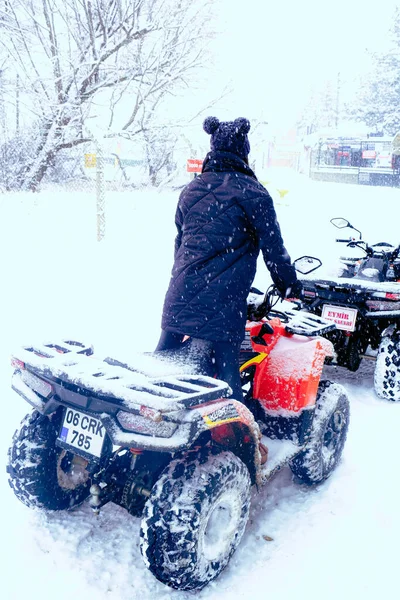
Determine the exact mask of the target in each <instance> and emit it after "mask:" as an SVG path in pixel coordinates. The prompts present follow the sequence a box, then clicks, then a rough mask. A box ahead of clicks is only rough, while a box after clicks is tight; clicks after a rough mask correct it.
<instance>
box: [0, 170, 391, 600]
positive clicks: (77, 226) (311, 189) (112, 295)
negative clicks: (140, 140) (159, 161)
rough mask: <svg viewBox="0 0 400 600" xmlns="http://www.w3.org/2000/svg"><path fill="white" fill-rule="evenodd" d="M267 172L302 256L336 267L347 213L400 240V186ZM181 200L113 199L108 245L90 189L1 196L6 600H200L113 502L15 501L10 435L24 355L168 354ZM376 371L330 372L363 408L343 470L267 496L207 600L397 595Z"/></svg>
mask: <svg viewBox="0 0 400 600" xmlns="http://www.w3.org/2000/svg"><path fill="white" fill-rule="evenodd" d="M265 178H267V179H268V180H269V183H268V189H269V190H270V192H271V194H272V195H273V197H274V199H275V200H276V209H277V212H278V217H279V221H280V224H281V228H282V232H283V235H284V239H285V241H286V245H287V248H288V250H289V252H290V254H291V256H292V258H295V257H297V256H300V255H303V254H313V255H315V256H319V257H320V258H322V259H323V261H324V268H325V270H327V271H329V270H330V269H332V268H333V267H334V265H335V264H336V259H337V256H338V255H339V253H340V250H341V249H343V248H340V247H339V248H338V247H337V244H336V245H335V243H334V239H335V237H337V236H336V234H337V230H335V229H334V228H333V226H332V225H331V224H330V223H329V219H330V218H332V217H345V218H347V219H349V220H350V222H351V223H352V224H354V225H355V226H356V227H357V228H358V229H361V230H362V232H363V234H364V237H365V239H366V240H367V241H369V242H370V243H374V242H379V241H382V240H384V241H389V242H392V243H396V244H397V243H398V242H399V241H400V240H399V233H398V232H399V229H398V214H399V206H400V192H399V191H398V190H394V189H385V188H369V187H358V186H351V185H340V184H328V183H317V182H312V181H309V180H308V179H306V178H304V177H300V176H297V175H295V174H293V173H292V172H286V171H276V172H273V173H270V174H267V177H263V179H265ZM279 190H280V191H281V192H282V190H289V191H288V193H287V194H286V195H283V194H282V193H280V192H279ZM177 195H178V193H177V192H170V191H168V192H166V191H163V192H157V191H153V190H152V191H132V192H130V193H125V194H118V193H110V194H109V195H108V197H107V213H106V219H107V224H106V237H105V239H104V240H103V241H102V242H101V243H99V242H97V241H96V217H95V211H96V206H95V199H94V198H93V197H92V196H90V195H87V194H82V195H80V194H77V193H75V194H66V193H62V192H59V191H57V192H52V193H51V192H46V193H42V194H38V195H31V194H26V195H24V194H15V195H13V194H9V195H0V256H1V262H0V264H1V280H2V292H1V317H2V326H1V336H0V392H1V399H2V405H3V411H2V417H1V420H0V423H1V425H0V433H1V435H0V455H1V457H2V458H1V461H0V462H1V465H2V468H1V471H2V475H1V477H0V486H1V487H0V489H1V511H0V521H1V525H0V531H1V544H0V552H1V555H0V564H1V572H2V577H1V579H2V581H1V584H0V587H1V589H2V593H1V595H2V598H4V599H5V600H17V599H18V600H20V599H22V598H24V599H25V598H30V599H32V600H39V599H40V600H50V599H52V598H57V600H67V599H68V600H71V598H74V600H83V598H88V597H96V598H97V600H105V599H107V600H139V599H140V600H150V599H151V600H166V599H167V598H168V599H169V598H190V597H191V596H192V594H190V593H184V592H175V591H173V590H170V589H169V588H167V587H165V586H163V585H162V584H160V583H159V582H158V581H156V580H155V579H154V578H153V577H152V575H151V574H150V573H149V572H148V571H147V570H146V568H145V566H144V563H143V561H142V558H141V556H140V552H139V545H138V544H139V521H138V520H137V519H134V518H132V517H130V516H129V515H128V514H127V513H126V512H125V511H124V510H123V509H121V508H119V507H117V506H114V505H111V504H109V505H107V506H105V507H104V509H103V510H102V512H101V515H100V517H99V518H95V517H94V516H93V515H92V513H91V511H90V509H89V507H88V506H87V505H84V506H83V507H81V508H79V509H78V510H76V511H74V512H72V513H65V514H44V513H41V512H35V511H31V510H29V509H28V508H26V507H24V506H23V505H22V504H20V503H19V502H18V501H17V500H16V498H15V497H14V496H13V494H12V492H11V490H10V488H9V487H8V483H7V479H6V474H5V464H6V452H7V448H8V446H9V443H10V440H11V437H12V434H13V432H14V430H15V428H16V427H17V425H18V423H19V421H20V420H21V419H22V417H23V416H24V415H25V413H26V412H27V410H28V406H27V405H26V404H25V403H24V402H23V401H22V399H21V398H20V397H19V396H17V395H16V394H15V393H14V392H12V391H11V389H10V378H11V372H12V371H11V367H10V366H9V355H10V353H11V351H12V349H13V348H14V347H15V346H18V345H20V344H22V343H26V342H27V343H29V342H32V341H48V340H51V338H57V337H59V336H63V335H68V336H69V337H75V338H76V339H77V338H80V339H83V340H84V341H89V342H91V343H94V345H95V348H96V349H97V350H99V352H104V353H107V354H111V353H114V354H116V353H117V352H118V351H119V350H120V352H124V353H126V352H130V351H141V350H151V349H153V348H154V346H155V344H156V341H157V339H158V335H159V326H160V314H161V307H162V302H163V297H164V293H165V290H166V287H167V283H168V279H169V273H170V268H171V264H172V249H173V239H174V235H175V229H174V224H173V216H174V210H175V205H176V200H177ZM281 195H282V196H283V197H282V198H281ZM321 273H322V271H321ZM268 280H269V278H268V275H267V271H266V269H265V267H263V265H262V264H260V269H259V272H258V274H257V278H256V284H257V286H258V287H260V288H262V289H265V287H266V284H267V281H268ZM364 362H365V361H364ZM372 369H373V363H371V362H367V363H365V364H363V365H362V367H361V368H360V370H359V371H358V372H357V373H356V374H351V373H349V372H347V371H345V370H343V369H340V368H337V367H326V376H327V377H328V378H330V379H333V380H336V381H339V382H341V383H343V384H344V385H345V386H346V388H347V390H348V393H349V395H350V400H351V413H352V414H351V426H350V430H349V436H348V441H347V444H346V447H345V450H344V455H343V460H342V462H341V464H340V465H339V467H338V469H337V470H336V472H335V473H334V474H333V476H332V477H331V478H330V479H329V480H328V481H327V482H325V483H324V484H322V485H320V486H319V487H317V488H313V489H309V488H306V487H304V486H298V485H296V484H295V483H293V482H292V479H291V474H290V471H289V470H288V469H284V470H283V471H282V472H281V473H280V474H279V475H278V476H277V477H276V478H275V479H274V480H273V481H272V482H271V483H270V484H268V485H267V486H266V487H265V488H263V489H261V490H260V491H259V492H257V491H254V493H253V504H252V510H251V518H250V522H249V524H248V526H247V529H246V532H245V535H244V538H243V540H242V542H241V545H240V546H239V549H238V550H237V552H236V554H235V555H234V557H233V558H232V560H231V562H230V564H229V566H228V568H227V569H226V570H225V571H224V572H223V574H222V575H221V576H220V577H219V578H218V579H217V580H216V581H214V582H212V583H211V584H210V585H209V586H208V587H206V588H205V589H204V590H203V591H201V592H200V593H199V594H198V596H199V597H201V598H202V599H203V600H216V599H217V598H218V599H221V598H223V599H224V600H231V599H239V598H246V599H248V598H252V599H253V600H264V598H266V597H271V598H280V599H281V600H289V599H292V598H298V599H300V600H302V599H307V600H317V599H318V600H319V599H321V598H324V600H333V599H335V600H336V599H337V598H342V599H346V600H347V599H348V598H360V597H362V598H363V599H364V600H367V599H368V600H372V599H375V598H396V597H398V595H399V591H398V540H399V539H400V516H399V514H400V513H399V510H398V506H397V499H398V498H399V491H400V485H399V479H398V462H399V454H398V453H400V441H399V434H398V431H399V429H400V404H390V403H387V402H384V401H379V400H378V399H377V398H376V397H375V396H374V393H373V390H372V382H373V376H372ZM264 536H267V537H269V538H272V540H271V541H266V539H265V538H264Z"/></svg>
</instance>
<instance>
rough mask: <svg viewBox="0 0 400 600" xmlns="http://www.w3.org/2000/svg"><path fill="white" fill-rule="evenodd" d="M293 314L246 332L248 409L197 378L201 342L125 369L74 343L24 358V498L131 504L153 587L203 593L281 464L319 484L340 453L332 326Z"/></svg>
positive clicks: (18, 451) (19, 474) (29, 350)
mask: <svg viewBox="0 0 400 600" xmlns="http://www.w3.org/2000/svg"><path fill="white" fill-rule="evenodd" d="M268 298H270V296H269V295H268ZM286 304H287V303H284V304H281V306H280V308H279V311H280V312H279V313H278V312H277V310H276V308H277V307H275V308H274V309H272V308H271V306H270V305H269V309H270V313H271V314H270V315H269V319H265V318H263V319H262V320H260V321H259V322H255V321H249V322H248V324H247V328H246V338H245V340H244V342H243V345H242V354H241V356H242V359H241V362H242V366H241V373H242V380H243V387H244V390H245V403H242V402H238V401H236V400H235V399H232V398H230V397H229V393H230V389H229V388H228V386H227V385H226V384H225V383H224V382H222V381H219V380H217V379H215V378H213V377H210V376H208V375H204V374H201V373H199V369H198V368H197V367H195V366H193V365H194V363H195V362H196V361H195V358H194V357H195V356H198V353H197V351H198V348H199V347H198V346H197V349H196V343H195V342H196V340H192V341H191V343H189V344H188V345H186V346H185V349H188V348H189V350H190V351H189V353H187V354H184V355H183V356H184V358H182V355H181V357H179V356H178V357H175V359H174V360H171V358H165V357H162V356H159V355H139V356H138V357H136V358H135V359H134V360H132V362H131V363H130V364H128V363H126V362H121V361H118V360H115V359H110V358H107V359H104V360H103V359H100V358H96V356H95V355H94V354H93V350H92V348H91V347H89V346H87V345H85V344H82V343H79V342H75V341H68V340H62V341H60V342H58V343H52V344H41V345H31V346H25V347H24V348H22V349H21V350H20V351H19V352H18V353H16V355H15V356H14V357H13V359H12V362H13V365H14V367H15V372H14V375H13V379H12V387H13V389H14V390H15V391H16V392H17V393H18V394H19V395H21V396H22V397H23V398H24V399H25V400H26V401H27V402H28V403H29V404H30V405H32V406H33V409H34V410H33V411H32V412H30V413H29V414H28V415H27V416H26V417H25V419H24V420H23V421H22V423H21V425H20V427H19V429H18V430H17V431H16V433H15V435H14V438H13V442H12V446H11V448H10V450H9V463H8V467H7V470H8V473H9V480H10V485H11V487H12V489H13V491H14V493H15V495H16V496H17V497H18V498H19V499H20V500H21V501H22V502H23V503H24V504H26V505H27V506H30V507H38V508H43V509H47V510H70V509H72V508H74V507H75V506H77V505H79V504H80V503H82V502H83V501H85V500H86V499H88V500H89V503H90V505H91V506H92V508H93V509H94V511H95V512H96V513H98V512H99V510H100V507H101V506H103V505H104V504H106V503H107V502H114V503H116V504H118V505H120V506H123V507H124V508H126V510H127V511H128V512H129V513H130V514H131V515H133V516H140V517H141V519H142V523H141V532H140V548H141V553H142V556H143V558H144V561H145V563H146V566H147V567H148V568H149V569H150V571H151V572H152V573H153V574H154V576H155V577H156V578H157V579H159V580H160V581H161V582H163V583H165V584H167V585H169V586H171V587H173V588H176V589H179V590H194V589H201V588H202V587H203V586H205V585H206V584H207V583H208V582H210V581H211V580H212V579H214V578H215V577H217V576H218V575H219V573H221V571H222V570H223V569H224V568H225V567H226V566H227V564H228V562H229V559H230V557H231V556H232V554H233V553H234V551H235V550H236V548H237V546H238V545H239V542H240V539H241V537H242V535H243V533H244V530H245V527H246V523H247V520H248V516H249V509H250V498H251V486H252V485H254V484H255V485H261V484H264V483H266V482H267V481H268V480H269V479H270V478H271V477H272V476H273V475H274V474H275V473H276V472H277V471H278V470H279V469H281V468H282V467H283V466H285V465H289V467H290V469H291V470H292V472H293V473H294V475H295V478H296V480H298V481H299V482H303V483H306V484H317V483H320V482H321V481H324V480H325V479H326V478H327V477H328V476H329V475H330V474H331V473H332V471H333V469H334V468H335V467H336V465H337V464H338V462H339V459H340V456H341V454H342V450H343V446H344V443H345V440H346V435H347V429H348V424H349V402H348V398H347V396H346V393H345V390H344V389H343V388H342V387H341V386H340V385H338V384H335V383H331V382H329V381H320V376H321V372H322V368H323V365H324V360H325V357H326V356H330V355H331V354H332V345H331V343H330V342H329V341H328V340H326V339H324V338H322V337H320V335H319V334H320V333H323V332H326V331H327V330H328V329H329V328H331V327H334V325H333V324H332V323H330V322H327V321H325V320H323V319H321V318H320V317H317V316H315V315H309V314H308V313H305V312H296V311H295V310H293V309H292V308H289V309H288V308H286ZM195 350H196V351H195ZM185 351H186V350H185ZM188 356H192V358H193V361H194V362H192V361H189V362H188V360H187V359H188ZM260 439H261V441H262V443H263V444H264V445H265V446H267V448H268V451H269V455H268V460H267V462H266V463H265V464H264V465H261V460H260V452H259V442H260Z"/></svg>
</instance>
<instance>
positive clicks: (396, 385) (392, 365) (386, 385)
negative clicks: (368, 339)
mask: <svg viewBox="0 0 400 600" xmlns="http://www.w3.org/2000/svg"><path fill="white" fill-rule="evenodd" d="M374 387H375V393H376V395H377V396H378V397H379V398H382V399H384V400H391V401H392V402H398V401H399V400H400V340H399V336H398V334H395V335H392V336H387V337H384V338H383V339H382V341H381V343H380V345H379V349H378V355H377V357H376V364H375V373H374Z"/></svg>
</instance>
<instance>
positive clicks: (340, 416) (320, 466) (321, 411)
mask: <svg viewBox="0 0 400 600" xmlns="http://www.w3.org/2000/svg"><path fill="white" fill-rule="evenodd" d="M349 419H350V403H349V399H348V397H347V394H346V392H345V390H344V388H343V387H342V386H341V385H339V384H337V383H332V382H330V381H322V382H321V383H320V384H319V388H318V395H317V400H316V405H315V414H314V418H313V422H312V426H311V434H310V439H309V441H308V443H307V445H306V447H305V449H304V450H303V451H302V452H300V453H299V454H297V456H296V457H295V458H294V459H293V460H292V461H291V463H290V468H291V470H292V473H293V474H294V475H295V477H296V478H297V479H298V480H299V481H300V482H302V483H306V484H308V485H313V484H317V483H321V482H322V481H324V480H325V479H327V478H328V477H329V475H330V474H331V473H332V471H333V470H334V469H335V467H336V465H337V464H338V462H339V460H340V457H341V455H342V452H343V447H344V444H345V441H346V437H347V430H348V427H349Z"/></svg>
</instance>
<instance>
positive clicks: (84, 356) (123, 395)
mask: <svg viewBox="0 0 400 600" xmlns="http://www.w3.org/2000/svg"><path fill="white" fill-rule="evenodd" d="M139 356H140V360H139V361H138V363H139V364H138V367H133V366H132V365H130V364H127V363H123V362H120V361H118V360H115V359H112V358H106V359H104V360H103V359H99V358H96V357H95V356H93V348H92V346H88V345H86V344H83V343H81V342H77V341H71V340H61V341H58V342H54V343H47V344H35V345H34V346H25V347H23V348H21V349H20V350H19V351H18V352H17V353H15V354H14V357H13V363H14V365H15V366H17V367H18V366H21V367H23V369H27V370H28V371H31V372H33V373H37V374H38V375H40V376H42V377H44V378H46V379H47V380H50V381H54V382H55V383H58V384H60V385H61V386H64V385H65V384H67V385H71V384H72V386H73V387H74V388H75V389H76V391H78V392H79V393H82V391H83V392H84V393H85V395H88V393H89V394H91V395H93V396H95V397H97V398H100V399H101V398H105V397H107V398H108V399H110V398H111V399H112V400H114V401H115V402H116V403H117V404H120V405H122V406H125V407H126V408H128V409H129V408H135V407H136V408H138V407H140V406H143V405H144V406H147V407H149V408H152V409H155V410H157V411H159V412H161V413H165V412H170V411H173V410H179V409H181V408H188V407H190V406H196V405H198V404H201V403H203V402H210V401H212V400H217V399H219V398H224V397H227V396H228V395H229V392H230V388H229V386H228V385H227V384H226V383H225V382H223V381H220V380H218V379H214V378H212V377H207V376H205V375H199V374H197V373H196V372H195V367H193V368H192V370H190V368H191V365H188V364H185V365H182V363H179V362H177V361H172V360H171V359H166V358H164V357H159V356H158V355H154V354H148V355H145V354H141V355H139ZM182 367H184V368H183V369H182ZM182 371H183V373H182ZM15 391H17V392H18V393H21V390H18V389H16V390H15Z"/></svg>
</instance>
